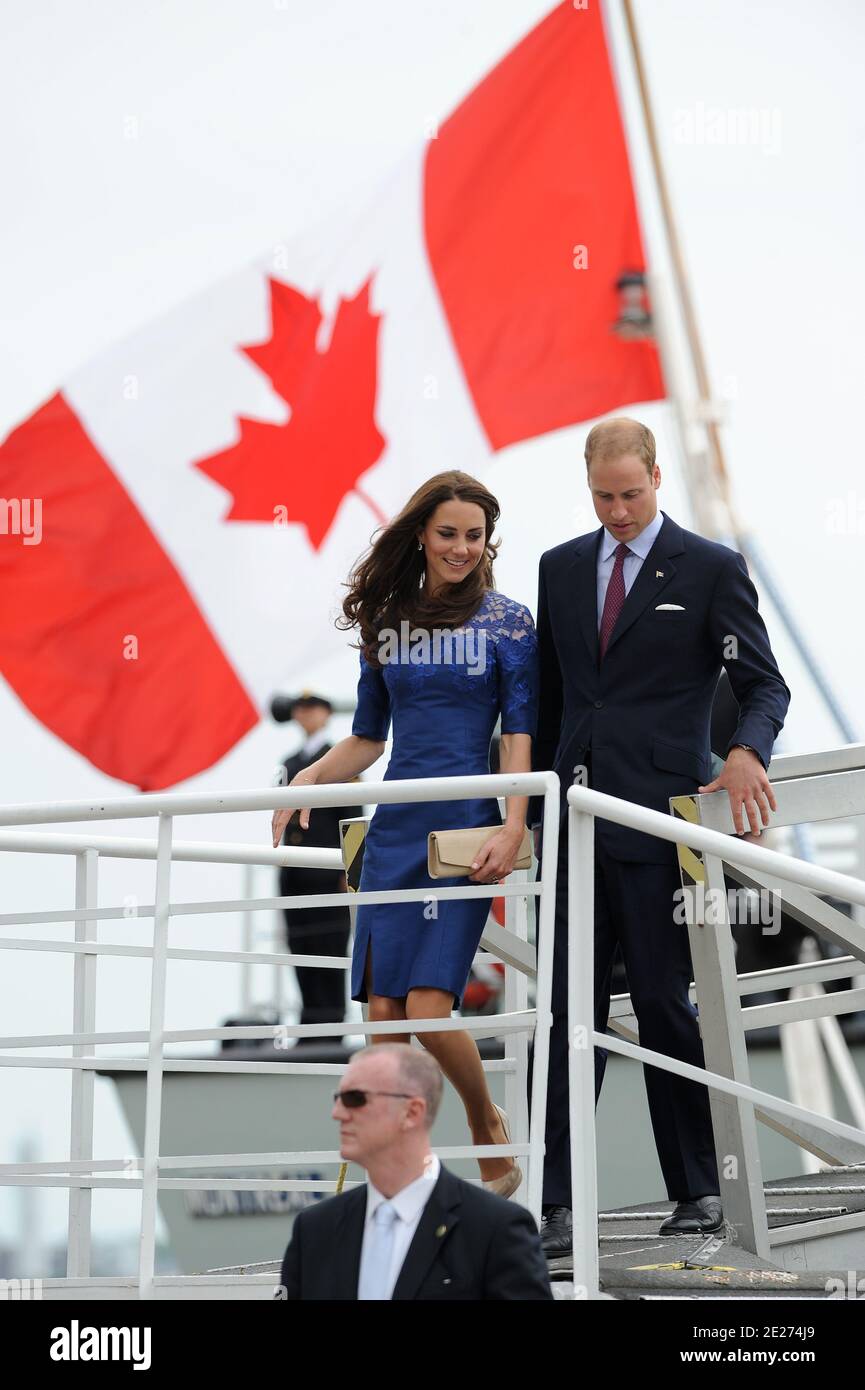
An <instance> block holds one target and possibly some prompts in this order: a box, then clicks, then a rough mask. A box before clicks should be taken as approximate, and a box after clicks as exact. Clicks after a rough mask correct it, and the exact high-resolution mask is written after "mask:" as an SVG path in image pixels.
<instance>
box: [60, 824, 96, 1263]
mask: <svg viewBox="0 0 865 1390" xmlns="http://www.w3.org/2000/svg"><path fill="white" fill-rule="evenodd" d="M98 875H99V854H98V852H97V851H96V850H94V849H87V850H83V851H82V852H81V853H79V854H76V856H75V906H76V908H80V907H96V906H97V905H98V902H99V880H98ZM96 939H97V924H96V921H95V920H93V919H90V920H88V919H82V920H80V921H76V923H75V940H76V941H79V942H84V941H96ZM96 962H97V958H96V956H95V955H91V954H90V953H88V952H83V951H82V952H80V953H77V954H76V955H75V959H74V963H73V967H72V1031H73V1033H95V1031H96V968H97V965H96ZM95 1052H96V1049H95V1047H94V1046H93V1045H92V1044H87V1043H78V1044H75V1045H74V1046H73V1048H72V1056H73V1057H92V1056H93V1055H94V1054H95ZM95 1079H96V1078H95V1073H94V1072H93V1071H92V1070H91V1069H90V1068H88V1067H78V1068H76V1070H75V1071H73V1073H72V1077H71V1087H70V1089H71V1103H70V1120H69V1158H70V1160H71V1161H75V1160H76V1159H89V1158H92V1157H93V1087H94V1082H95ZM92 1214H93V1189H92V1188H90V1187H71V1188H70V1189H69V1233H68V1238H67V1246H66V1275H67V1278H70V1279H73V1278H87V1277H88V1276H89V1274H90V1241H91V1222H92Z"/></svg>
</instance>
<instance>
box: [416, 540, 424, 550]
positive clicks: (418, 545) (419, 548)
mask: <svg viewBox="0 0 865 1390" xmlns="http://www.w3.org/2000/svg"><path fill="white" fill-rule="evenodd" d="M417 548H418V550H423V541H418V543H417Z"/></svg>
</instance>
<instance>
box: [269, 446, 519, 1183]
mask: <svg viewBox="0 0 865 1390" xmlns="http://www.w3.org/2000/svg"><path fill="white" fill-rule="evenodd" d="M498 516H499V508H498V503H497V502H496V499H495V498H494V497H493V495H492V494H491V493H490V492H489V491H488V489H487V488H485V487H484V486H483V485H482V484H481V483H479V482H477V481H476V480H475V479H473V478H470V477H469V476H468V475H467V474H465V473H460V472H457V471H452V472H447V473H440V474H437V475H436V477H434V478H431V479H429V481H428V482H427V483H425V484H424V485H423V486H422V487H421V488H420V489H419V490H418V491H417V492H416V493H415V495H414V496H413V497H412V498H411V499H410V501H409V502H408V504H407V505H406V506H405V507H404V508H403V510H402V512H401V513H400V514H399V516H397V517H396V518H395V519H394V520H393V521H392V522H391V523H390V525H389V526H387V527H386V528H384V530H383V531H382V532H381V533H380V534H379V536H378V538H377V539H376V541H375V543H374V545H373V546H372V548H371V550H370V551H369V552H368V553H367V555H366V556H365V557H364V558H363V559H362V560H361V561H360V562H359V564H358V566H357V568H356V569H355V571H354V573H353V574H352V576H351V579H350V581H349V593H348V595H347V597H346V599H345V602H344V605H343V607H344V615H345V616H344V618H343V619H342V620H341V624H342V625H343V626H352V627H357V628H359V631H360V648H361V653H360V667H361V670H360V682H359V685H358V698H357V710H356V713H355V718H354V724H353V727H352V733H351V735H350V737H349V738H347V739H343V741H342V742H341V743H339V744H337V745H336V746H335V747H334V748H333V749H331V751H330V752H329V753H327V754H326V755H325V756H324V757H323V758H321V759H320V760H319V761H318V762H316V763H314V764H313V765H312V766H311V767H308V768H304V769H303V770H302V771H301V772H300V773H299V774H298V775H297V777H295V779H294V782H293V783H292V785H293V786H294V785H298V784H307V785H311V784H313V783H323V782H343V781H348V780H349V779H350V778H351V777H354V776H355V775H357V774H358V773H360V772H362V771H364V770H365V769H366V768H368V767H370V766H371V765H372V764H373V763H374V762H375V761H377V759H378V758H379V757H380V756H381V754H382V752H383V751H384V747H385V742H386V739H387V736H388V732H389V730H390V729H391V727H392V733H393V748H392V752H391V758H390V762H389V764H388V768H387V772H386V773H385V780H388V781H390V780H392V779H394V778H414V777H437V776H449V777H453V776H471V775H476V774H479V773H487V772H489V748H490V740H491V737H492V733H493V730H494V728H495V725H496V722H497V720H498V719H499V717H501V749H500V770H501V771H502V772H528V771H529V770H530V767H531V740H532V736H533V734H534V730H535V722H536V713H537V685H538V677H537V642H536V637H535V630H534V624H533V622H532V618H531V615H530V613H529V611H528V609H527V608H525V607H524V606H523V605H522V604H520V603H516V602H514V601H513V600H512V599H509V598H506V597H505V596H504V595H503V594H501V593H498V592H497V591H496V590H495V588H494V587H493V561H494V559H495V556H496V552H497V549H498V546H497V544H495V543H494V542H493V539H492V537H493V530H494V528H495V525H496V522H497V520H498ZM526 809H527V800H526V798H525V797H509V798H508V800H507V814H506V818H505V821H504V824H501V815H500V812H499V807H498V802H497V801H495V800H493V799H489V798H484V799H477V800H471V801H465V800H461V801H432V802H417V801H413V802H403V803H393V804H388V803H382V804H380V805H379V806H378V807H377V809H376V811H375V814H374V816H373V818H372V822H371V824H370V826H369V830H368V833H367V838H366V845H365V850H364V860H363V870H362V875H361V882H360V888H361V891H377V890H382V889H397V890H398V889H407V888H415V889H417V888H428V889H429V895H428V897H427V899H426V901H424V902H420V901H415V902H406V903H388V904H381V905H377V904H374V905H363V906H361V907H359V908H358V912H357V930H356V934H355V942H354V955H353V968H352V981H351V995H352V998H353V999H358V1000H361V1001H363V1002H366V1003H368V1006H369V1018H370V1020H373V1021H379V1020H384V1019H389V1020H392V1019H412V1018H447V1017H449V1016H450V1014H451V1012H452V1010H453V1009H454V1008H455V1007H458V1006H459V1004H460V1001H461V998H462V994H463V990H464V988H465V985H466V981H467V979H468V975H469V971H470V969H471V964H472V960H473V959H474V956H475V953H476V951H477V948H478V944H479V942H480V938H481V935H482V934H483V930H484V926H485V923H486V920H487V915H488V911H489V900H488V899H476V900H473V901H469V900H465V899H463V900H447V901H441V900H440V899H438V897H437V896H436V890H437V889H438V888H442V887H448V886H458V885H459V884H460V883H463V884H464V883H465V880H464V879H462V880H461V879H437V880H432V879H431V878H430V877H429V874H428V872H427V837H428V835H429V833H430V831H431V830H444V829H457V828H470V827H475V826H478V827H479V826H496V825H501V828H500V829H497V830H496V831H494V832H493V833H492V834H491V835H490V837H489V839H488V840H487V841H486V843H485V844H484V845H483V848H482V850H481V851H480V852H479V854H478V859H477V865H476V867H475V868H474V871H473V872H472V874H471V876H470V881H471V882H473V883H497V882H499V881H500V880H501V879H503V878H506V877H507V875H508V874H509V873H510V872H511V870H512V868H513V866H514V862H515V860H516V858H517V853H518V850H519V847H520V843H521V840H522V836H523V831H524V828H525V818H526ZM308 817H309V812H308V811H307V810H304V811H303V812H302V813H301V825H304V824H306V823H308ZM287 818H288V813H287V812H279V813H277V815H275V817H274V843H279V840H278V833H280V834H281V829H282V826H284V824H285V822H286V819H287ZM382 1040H383V1041H385V1040H387V1041H405V1042H407V1041H408V1040H409V1038H408V1035H398V1036H397V1037H396V1038H394V1037H393V1035H390V1036H389V1037H388V1038H387V1039H382ZM420 1040H421V1042H422V1043H423V1044H424V1046H425V1047H427V1049H428V1050H429V1051H430V1052H431V1053H433V1055H434V1056H435V1057H436V1059H437V1060H438V1062H439V1064H440V1065H441V1068H442V1070H443V1071H444V1073H445V1075H446V1076H447V1077H448V1078H449V1079H450V1081H451V1082H452V1083H453V1085H454V1086H455V1087H456V1089H457V1091H458V1092H459V1094H460V1096H461V1098H462V1100H463V1103H464V1104H465V1108H466V1114H467V1118H468V1122H469V1127H470V1129H471V1133H472V1140H473V1142H474V1143H476V1144H495V1143H503V1142H506V1140H507V1137H508V1131H507V1117H506V1116H504V1114H503V1112H502V1111H500V1110H499V1109H498V1107H497V1106H495V1105H494V1104H493V1102H492V1099H491V1097H490V1094H489V1090H488V1088H487V1084H486V1078H485V1076H484V1071H483V1067H482V1065H481V1059H480V1055H479V1053H478V1049H477V1045H476V1043H475V1041H474V1039H473V1037H472V1036H471V1034H469V1033H467V1032H462V1031H460V1032H448V1033H429V1034H422V1035H420ZM390 1103H392V1102H390ZM480 1169H481V1176H482V1178H483V1179H484V1181H485V1183H486V1185H487V1186H489V1187H491V1188H493V1189H494V1190H496V1191H499V1192H502V1193H504V1194H505V1195H509V1194H510V1193H511V1192H512V1191H514V1190H515V1188H516V1187H517V1186H518V1184H519V1181H520V1177H521V1174H520V1170H519V1167H518V1165H517V1164H516V1163H515V1162H514V1161H513V1159H510V1158H507V1159H484V1160H481V1161H480Z"/></svg>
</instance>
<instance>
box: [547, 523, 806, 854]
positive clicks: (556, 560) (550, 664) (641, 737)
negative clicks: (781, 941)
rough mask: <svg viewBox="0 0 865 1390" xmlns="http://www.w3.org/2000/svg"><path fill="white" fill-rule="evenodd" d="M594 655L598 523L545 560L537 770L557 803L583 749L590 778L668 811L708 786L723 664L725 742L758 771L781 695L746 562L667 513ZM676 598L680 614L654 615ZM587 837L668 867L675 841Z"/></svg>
mask: <svg viewBox="0 0 865 1390" xmlns="http://www.w3.org/2000/svg"><path fill="white" fill-rule="evenodd" d="M662 515H663V516H664V521H663V525H662V526H661V529H660V531H659V532H658V535H657V537H656V539H655V543H654V545H653V546H652V549H651V550H650V551H649V554H648V555H647V556H646V559H645V560H644V561H643V564H642V566H641V568H640V571H639V573H638V574H637V577H636V579H635V581H634V583H633V585H632V587H631V591H630V593H629V594H628V596H627V598H626V599H625V603H624V606H623V608H622V611H621V613H620V615H619V620H618V622H617V623H616V626H615V628H614V630H613V634H612V637H611V638H610V641H609V644H608V646H607V650H606V653H605V655H604V660H603V661H602V662H600V663H599V661H598V602H597V559H598V549H599V546H600V543H601V537H602V534H603V527H601V528H600V529H599V530H597V531H593V532H591V533H590V534H589V535H585V536H579V537H577V538H576V539H575V540H571V541H566V542H565V543H564V545H559V546H556V547H555V549H553V550H548V551H547V552H546V554H544V555H543V556H542V557H541V565H540V579H539V592H538V617H537V632H538V648H539V659H540V670H541V692H540V711H539V718H538V734H537V739H536V740H535V745H534V750H533V764H532V765H533V767H534V769H535V770H543V771H546V770H548V769H550V768H553V769H554V770H555V771H556V772H557V773H558V775H559V777H560V778H561V782H562V795H563V798H564V795H565V793H566V792H567V789H568V787H569V786H571V784H572V783H573V781H574V777H575V770H576V769H577V768H578V767H579V766H580V765H581V764H582V763H583V762H584V761H585V758H586V754H587V752H588V750H589V749H591V765H592V776H591V783H592V786H593V787H595V788H596V789H597V790H598V791H602V792H607V793H608V794H609V795H610V796H617V797H622V798H624V799H625V800H628V801H635V802H637V803H638V804H639V805H641V806H649V807H651V808H652V809H653V810H656V811H662V812H664V813H665V814H669V809H670V808H669V798H670V797H671V796H681V795H685V794H693V793H694V792H695V791H696V789H697V787H698V786H700V785H704V784H706V783H707V782H709V781H711V752H710V746H709V725H710V718H711V712H712V700H713V697H714V694H715V687H716V685H717V683H718V679H719V676H720V674H721V669H722V667H723V668H725V669H726V671H727V675H728V677H729V680H730V685H731V686H732V688H733V693H734V694H735V696H736V699H737V700H738V702H739V722H738V726H737V728H736V731H735V733H734V735H733V737H732V738H731V739H730V743H729V745H728V749H729V747H731V746H732V745H733V744H736V743H744V744H748V745H749V746H750V747H751V748H754V749H755V750H756V752H757V753H758V754H759V755H760V758H761V759H762V761H763V764H764V766H768V764H769V760H770V758H771V756H772V747H773V744H774V742H775V738H776V736H777V734H778V732H779V730H780V729H781V727H782V726H783V723H784V717H785V715H786V713H787V707H788V705H789V703H790V692H789V690H788V689H787V686H786V685H785V684H784V681H783V680H782V678H781V674H780V672H779V670H778V667H777V665H776V663H775V658H774V656H773V655H772V648H771V647H770V645H769V638H768V635H767V633H766V628H765V625H764V623H763V619H762V618H761V617H760V614H759V612H758V610H757V593H756V590H755V588H754V586H753V584H752V583H751V580H750V579H749V577H748V570H747V567H746V565H745V561H744V560H743V558H742V556H741V555H740V554H738V552H737V551H735V550H730V549H729V548H728V547H727V546H724V545H719V544H718V543H716V542H715V541H707V540H704V539H703V537H702V536H697V535H695V534H694V533H693V532H692V531H685V530H683V528H682V527H681V526H677V525H676V523H675V521H673V520H671V518H670V517H668V516H667V515H666V513H662ZM661 604H676V605H678V607H677V608H675V609H666V610H664V609H659V605H661ZM596 836H597V839H598V841H599V842H600V843H601V844H602V845H603V847H604V848H605V849H606V850H607V851H608V852H609V853H610V854H612V855H613V856H614V857H615V858H617V859H624V860H635V861H639V862H644V863H667V862H669V861H670V860H671V859H672V858H674V856H675V850H674V847H673V846H672V845H671V844H669V843H667V842H666V841H663V840H658V839H656V838H654V837H653V836H650V835H644V834H641V833H639V832H637V831H633V830H628V829H626V828H625V827H624V826H617V825H614V824H613V823H612V822H610V821H598V822H597V825H596Z"/></svg>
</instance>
